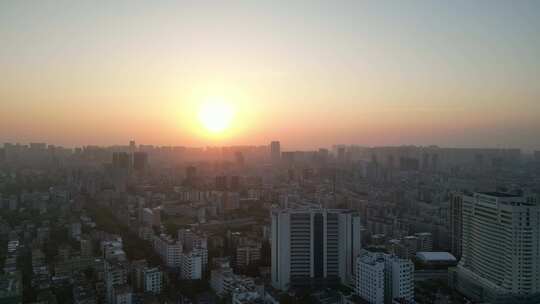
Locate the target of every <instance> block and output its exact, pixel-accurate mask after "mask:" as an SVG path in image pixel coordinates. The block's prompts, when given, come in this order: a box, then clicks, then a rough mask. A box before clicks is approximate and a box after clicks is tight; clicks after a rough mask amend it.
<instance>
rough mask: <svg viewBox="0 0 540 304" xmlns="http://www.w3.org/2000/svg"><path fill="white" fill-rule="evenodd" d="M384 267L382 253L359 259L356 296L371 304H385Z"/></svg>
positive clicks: (363, 256) (366, 255)
mask: <svg viewBox="0 0 540 304" xmlns="http://www.w3.org/2000/svg"><path fill="white" fill-rule="evenodd" d="M384 267H385V260H384V255H383V254H382V253H379V254H364V255H362V256H359V257H358V260H357V272H356V273H357V280H356V294H357V295H358V296H359V297H361V298H362V299H364V300H366V301H368V302H369V303H371V304H384Z"/></svg>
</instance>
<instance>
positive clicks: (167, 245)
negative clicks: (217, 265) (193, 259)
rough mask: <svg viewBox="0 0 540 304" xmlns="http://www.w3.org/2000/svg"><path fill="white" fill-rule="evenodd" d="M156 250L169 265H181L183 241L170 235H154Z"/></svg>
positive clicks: (173, 266)
mask: <svg viewBox="0 0 540 304" xmlns="http://www.w3.org/2000/svg"><path fill="white" fill-rule="evenodd" d="M153 245H154V251H155V252H156V253H157V254H158V255H159V256H160V257H161V259H162V260H163V262H164V263H165V265H166V266H167V267H170V268H177V267H180V265H181V262H182V261H181V258H182V243H181V242H180V241H176V240H174V239H173V238H171V237H170V236H167V235H160V236H154V241H153Z"/></svg>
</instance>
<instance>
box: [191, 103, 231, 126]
mask: <svg viewBox="0 0 540 304" xmlns="http://www.w3.org/2000/svg"><path fill="white" fill-rule="evenodd" d="M233 118H234V108H233V107H232V106H231V104H230V103H227V102H225V101H223V100H219V99H218V100H209V101H207V102H205V103H203V104H202V105H201V107H200V108H199V121H200V123H201V124H202V126H203V127H204V128H205V129H206V130H207V131H208V132H210V133H213V134H218V133H222V132H224V131H225V130H227V129H228V128H229V127H230V125H231V123H232V120H233Z"/></svg>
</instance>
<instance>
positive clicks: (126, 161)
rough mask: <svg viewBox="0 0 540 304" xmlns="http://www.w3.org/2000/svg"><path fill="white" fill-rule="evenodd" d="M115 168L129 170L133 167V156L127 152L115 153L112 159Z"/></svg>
mask: <svg viewBox="0 0 540 304" xmlns="http://www.w3.org/2000/svg"><path fill="white" fill-rule="evenodd" d="M112 164H113V168H116V169H129V168H130V167H131V156H130V154H129V153H127V152H114V153H113V157H112Z"/></svg>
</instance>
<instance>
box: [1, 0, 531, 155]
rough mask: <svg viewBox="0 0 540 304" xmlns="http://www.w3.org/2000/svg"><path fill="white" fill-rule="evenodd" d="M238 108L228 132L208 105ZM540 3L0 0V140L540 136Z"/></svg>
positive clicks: (509, 143)
mask: <svg viewBox="0 0 540 304" xmlns="http://www.w3.org/2000/svg"><path fill="white" fill-rule="evenodd" d="M209 100H210V101H211V100H219V101H220V102H223V103H225V104H227V105H228V106H229V107H231V108H233V109H234V117H233V118H232V119H231V124H230V126H229V127H228V128H227V129H226V130H225V131H223V132H222V133H219V134H213V133H211V132H208V131H207V130H205V129H204V127H203V126H202V125H201V122H200V121H199V120H198V119H197V117H200V113H199V111H200V109H201V107H203V108H204V106H203V105H204V104H207V103H208V101H209ZM539 131H540V1H496V0H490V1H359V0H354V1H314V0H310V1H233V0H231V1H205V0H197V1H73V0H69V1H47V0H40V1H15V0H14V1H7V0H6V1H1V2H0V141H1V142H23V143H26V142H31V141H44V142H48V143H53V144H60V145H66V146H77V145H86V144H99V145H110V144H119V143H127V142H128V140H130V139H135V140H136V141H137V142H138V143H145V144H155V145H184V146H205V145H211V146H212V145H237V144H238V145H240V144H256V145H262V144H267V143H268V142H269V141H271V140H280V141H281V142H282V146H284V147H287V148H291V149H312V148H317V147H321V146H330V145H332V144H341V143H344V144H361V145H402V144H416V145H431V144H434V145H440V146H446V147H448V146H456V147H499V148H507V147H518V148H522V149H525V150H532V149H540V136H539Z"/></svg>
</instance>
